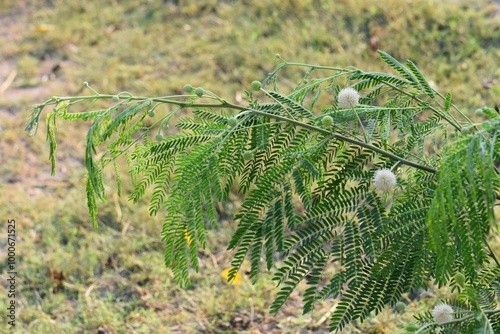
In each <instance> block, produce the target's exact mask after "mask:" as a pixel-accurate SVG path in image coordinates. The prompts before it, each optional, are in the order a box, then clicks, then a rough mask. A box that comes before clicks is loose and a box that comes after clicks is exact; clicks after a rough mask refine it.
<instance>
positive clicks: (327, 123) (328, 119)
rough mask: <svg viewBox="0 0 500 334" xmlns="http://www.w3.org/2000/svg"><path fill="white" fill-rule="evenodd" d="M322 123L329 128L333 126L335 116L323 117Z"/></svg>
mask: <svg viewBox="0 0 500 334" xmlns="http://www.w3.org/2000/svg"><path fill="white" fill-rule="evenodd" d="M321 124H323V126H324V127H325V128H329V127H331V126H332V124H333V118H332V116H325V117H323V118H322V119H321Z"/></svg>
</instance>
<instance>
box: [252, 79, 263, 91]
mask: <svg viewBox="0 0 500 334" xmlns="http://www.w3.org/2000/svg"><path fill="white" fill-rule="evenodd" d="M261 88H262V83H261V82H260V81H257V80H255V81H252V89H253V90H254V91H256V92H258V91H259V90H260V89H261Z"/></svg>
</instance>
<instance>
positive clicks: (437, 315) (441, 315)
mask: <svg viewBox="0 0 500 334" xmlns="http://www.w3.org/2000/svg"><path fill="white" fill-rule="evenodd" d="M432 317H433V318H434V321H435V322H437V323H438V324H439V325H442V324H444V323H445V322H448V321H452V320H453V319H454V317H453V309H452V308H451V306H450V305H448V304H439V305H436V306H434V309H433V310H432Z"/></svg>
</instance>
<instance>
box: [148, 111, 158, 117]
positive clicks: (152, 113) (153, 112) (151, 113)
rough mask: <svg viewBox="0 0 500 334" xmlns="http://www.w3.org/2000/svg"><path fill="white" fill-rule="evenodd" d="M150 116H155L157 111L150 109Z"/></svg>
mask: <svg viewBox="0 0 500 334" xmlns="http://www.w3.org/2000/svg"><path fill="white" fill-rule="evenodd" d="M148 116H149V117H155V116H156V113H155V111H154V110H150V111H149V112H148Z"/></svg>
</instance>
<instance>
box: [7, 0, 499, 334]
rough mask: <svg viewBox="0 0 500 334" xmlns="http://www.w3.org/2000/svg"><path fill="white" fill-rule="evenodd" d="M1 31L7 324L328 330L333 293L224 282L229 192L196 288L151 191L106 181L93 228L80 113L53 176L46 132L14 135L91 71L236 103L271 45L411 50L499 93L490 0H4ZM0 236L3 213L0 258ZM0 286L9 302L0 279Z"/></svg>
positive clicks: (266, 281) (142, 91)
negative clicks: (131, 198) (275, 305)
mask: <svg viewBox="0 0 500 334" xmlns="http://www.w3.org/2000/svg"><path fill="white" fill-rule="evenodd" d="M0 36H2V37H1V38H0V59H1V61H0V133H1V136H0V138H1V141H0V179H1V181H2V182H1V183H0V194H1V195H0V216H1V217H2V220H3V221H4V222H5V221H6V220H7V219H15V220H16V222H17V231H16V232H17V239H18V242H17V260H18V267H17V271H18V281H17V289H18V295H17V302H18V305H17V313H18V314H17V315H18V318H17V323H16V328H15V329H14V330H13V331H12V332H14V333H101V334H102V333H239V332H241V333H325V332H327V328H328V316H329V312H330V310H331V308H332V306H334V301H333V300H327V301H325V302H324V303H322V304H320V305H318V307H317V308H316V310H315V311H314V312H313V313H312V314H308V315H306V316H302V315H301V307H302V304H301V302H300V291H297V292H296V293H295V294H294V295H292V296H291V298H290V300H289V302H288V303H287V304H286V305H285V306H284V307H283V309H282V310H281V311H280V313H279V314H278V315H277V316H275V317H273V316H270V315H269V314H268V307H269V305H270V302H271V301H272V299H273V296H274V294H275V293H276V289H275V287H274V285H273V283H272V281H271V280H270V275H263V276H262V278H261V280H260V281H259V282H258V283H257V284H256V285H251V284H250V282H249V280H248V278H247V277H246V276H245V268H243V271H242V274H243V278H242V280H241V283H240V284H233V285H229V284H227V283H226V282H225V280H224V279H223V278H222V277H221V275H220V274H221V272H222V271H223V270H224V268H227V267H228V266H229V260H230V254H225V252H224V249H225V247H226V246H227V244H228V240H229V238H230V235H231V233H232V231H233V230H234V229H235V224H234V223H233V222H232V221H231V219H230V217H231V216H232V214H233V213H234V212H235V210H237V208H238V205H239V198H238V195H237V194H236V193H235V194H234V196H233V197H232V200H231V201H229V202H227V203H222V204H221V207H220V211H221V212H222V214H221V224H220V226H217V227H215V228H214V229H213V230H211V231H210V232H209V241H210V243H209V248H208V249H206V250H203V251H201V256H202V260H201V264H202V265H201V269H200V272H199V273H193V278H194V279H193V282H194V285H193V287H192V288H191V289H190V290H182V289H179V287H178V286H176V285H175V284H174V283H173V281H172V275H171V273H170V271H169V270H167V269H166V268H165V267H164V264H163V245H162V243H161V241H160V231H161V225H162V218H161V216H159V217H150V216H149V215H148V210H147V205H146V201H144V202H143V203H142V204H140V205H136V206H132V205H131V204H130V203H129V202H128V201H127V198H126V196H123V197H122V198H118V197H117V196H116V195H113V192H114V191H115V190H116V188H115V186H114V185H113V184H112V183H109V184H108V185H109V189H108V190H109V198H108V201H107V202H106V203H102V204H101V210H100V213H99V221H100V227H99V229H94V228H92V225H91V222H90V220H89V218H88V214H87V211H86V210H87V208H86V199H85V187H84V175H85V171H84V162H83V157H84V136H85V131H86V129H87V126H88V124H84V123H81V124H77V123H75V124H64V123H61V126H60V129H59V132H58V140H59V151H58V153H57V158H58V161H59V162H58V166H57V175H56V176H55V177H51V176H50V164H49V162H48V159H47V157H48V152H49V149H48V145H47V144H46V143H45V141H44V138H45V137H44V135H45V133H44V130H43V129H40V131H39V133H38V135H37V136H36V137H34V138H30V137H28V136H27V135H26V134H25V133H24V132H23V129H24V125H25V122H26V117H27V112H26V110H27V109H28V108H29V107H30V106H31V105H32V104H33V103H38V102H42V101H44V100H46V99H47V98H49V97H50V96H53V95H56V96H57V95H59V96H62V95H70V94H83V93H88V92H85V91H84V88H83V86H82V82H83V81H88V82H89V83H90V84H91V85H92V86H93V87H94V88H95V89H97V90H98V91H100V92H103V93H118V92H120V91H124V90H126V91H129V92H132V93H133V94H134V95H151V96H159V95H171V94H177V93H181V92H182V87H183V85H184V84H186V83H190V84H192V85H193V86H203V87H205V88H208V89H210V90H212V91H214V92H215V93H216V94H218V95H219V96H222V97H224V98H226V99H227V100H230V101H233V102H237V103H242V104H244V103H245V100H244V97H243V96H244V94H243V90H244V89H249V88H250V83H251V82H252V80H261V79H263V78H264V77H265V76H266V74H267V73H268V72H270V71H272V70H273V69H274V67H275V66H276V65H277V64H278V60H277V59H276V58H275V57H274V55H275V54H276V53H279V54H280V55H281V56H282V57H283V58H284V59H286V60H289V61H297V62H308V63H318V64H323V65H332V66H333V65H334V66H348V65H354V66H356V67H359V68H362V69H364V70H374V71H387V70H389V69H388V67H387V66H386V65H384V63H383V62H382V61H381V60H380V59H379V58H378V57H377V55H376V50H377V49H382V50H385V51H387V52H388V53H390V54H391V55H393V56H394V57H395V58H397V59H400V60H405V59H407V58H409V59H412V60H413V61H414V62H415V63H416V64H417V65H418V66H419V67H420V69H421V70H422V72H423V73H424V75H426V76H427V78H428V79H429V80H431V82H432V84H433V85H434V87H435V88H437V89H438V90H440V91H441V92H443V93H446V92H451V93H452V94H453V97H454V101H455V103H456V104H458V105H459V106H461V107H462V108H463V110H466V111H468V112H469V114H471V115H472V114H473V110H475V109H476V108H478V107H482V106H483V105H489V106H493V105H494V104H495V103H497V104H500V84H499V82H498V81H499V80H500V66H499V65H500V5H499V4H498V2H495V1H487V0H471V1H465V0H453V1H452V0H450V1H437V0H436V1H433V0H385V1H371V0H336V1H330V0H261V1H250V0H242V1H230V0H225V1H223V0H198V1H195V0H177V1H174V0H172V1H168V0H164V1H160V0H140V1H138V0H122V1H120V0H111V1H103V0H99V1H98V0H89V1H78V0H64V1H63V0H46V1H43V0H2V1H1V2H0ZM293 80H294V76H293V73H292V74H290V76H289V77H286V76H285V77H282V81H281V84H283V86H284V87H293V85H294V82H293ZM332 99H333V96H332ZM165 108H166V107H165ZM166 111H167V110H166V109H164V110H163V111H160V109H158V110H157V113H158V112H166ZM63 124H64V125H63ZM169 131H175V130H173V129H170V130H169ZM109 173H110V174H109V177H110V176H111V173H112V171H109ZM123 177H124V179H126V177H127V173H126V169H123ZM124 183H125V184H124V186H125V190H127V189H129V188H130V185H129V184H128V183H127V182H124ZM127 186H128V188H127ZM6 233H7V232H6V225H4V228H3V232H2V233H1V235H2V239H3V240H2V241H1V242H0V243H1V245H2V247H0V258H2V259H6V252H5V248H4V247H3V246H4V245H5V241H4V240H6ZM0 270H1V271H2V272H3V273H5V271H6V270H7V268H6V261H1V262H0ZM2 277H5V276H4V275H2ZM444 293H446V291H440V290H437V289H436V288H434V287H433V286H432V285H430V286H429V290H428V291H426V292H425V293H423V294H419V295H418V297H416V296H408V297H407V298H406V299H405V302H406V303H408V304H409V306H410V307H409V308H408V309H407V310H406V311H404V312H402V313H398V312H396V311H394V310H393V309H390V308H387V309H385V310H384V311H383V312H382V313H381V314H380V315H379V316H378V317H375V318H371V319H369V320H368V321H366V322H365V323H363V324H353V326H351V327H349V329H348V330H346V331H345V332H344V333H398V332H402V329H401V328H402V325H403V324H405V323H407V322H409V321H411V320H412V316H413V314H415V313H416V312H418V311H420V310H427V309H428V308H429V307H431V306H433V305H434V303H435V302H436V300H437V298H439V297H440V296H441V295H442V294H444ZM0 295H1V296H2V298H0V309H2V310H4V309H5V308H6V301H7V299H6V298H3V297H4V296H6V295H7V291H6V282H5V281H4V280H2V282H1V283H0ZM2 314H3V313H2ZM5 319H6V318H5V317H2V321H5V322H6V320H5ZM5 328H7V327H6V324H5V325H4V324H2V326H1V328H0V332H1V331H4V330H5ZM99 331H100V332H99Z"/></svg>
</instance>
